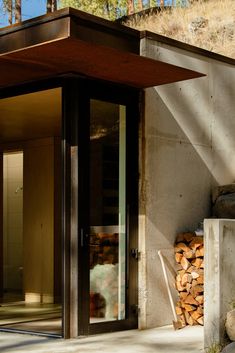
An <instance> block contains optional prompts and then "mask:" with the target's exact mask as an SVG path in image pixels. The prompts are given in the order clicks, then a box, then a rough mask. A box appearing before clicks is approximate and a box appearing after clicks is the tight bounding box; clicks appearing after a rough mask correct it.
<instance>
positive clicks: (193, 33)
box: [126, 0, 235, 58]
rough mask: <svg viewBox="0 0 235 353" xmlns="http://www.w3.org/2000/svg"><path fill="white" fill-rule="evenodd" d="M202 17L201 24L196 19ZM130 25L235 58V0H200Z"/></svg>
mask: <svg viewBox="0 0 235 353" xmlns="http://www.w3.org/2000/svg"><path fill="white" fill-rule="evenodd" d="M200 17H201V18H202V20H203V21H202V23H201V27H200V20H199V27H197V26H196V28H195V27H194V26H193V21H195V20H196V21H197V19H199V18H200ZM126 25H127V26H130V27H134V28H136V29H140V30H149V31H152V32H155V33H158V34H161V35H164V36H167V37H170V38H174V39H176V40H179V41H182V42H185V43H188V44H192V45H195V46H197V47H200V48H204V49H207V50H210V51H213V52H216V53H219V54H222V55H225V56H228V57H232V58H235V38H234V36H235V0H198V1H193V2H192V4H191V5H190V6H189V7H187V8H179V7H176V8H172V9H167V10H164V11H162V12H160V13H158V14H152V15H149V16H147V17H145V18H141V19H139V20H137V21H129V22H128V23H126Z"/></svg>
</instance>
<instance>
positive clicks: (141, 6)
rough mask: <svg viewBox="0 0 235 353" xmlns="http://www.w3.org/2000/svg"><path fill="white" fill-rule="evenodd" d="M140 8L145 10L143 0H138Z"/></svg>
mask: <svg viewBox="0 0 235 353" xmlns="http://www.w3.org/2000/svg"><path fill="white" fill-rule="evenodd" d="M138 10H139V11H142V10H143V0H138Z"/></svg>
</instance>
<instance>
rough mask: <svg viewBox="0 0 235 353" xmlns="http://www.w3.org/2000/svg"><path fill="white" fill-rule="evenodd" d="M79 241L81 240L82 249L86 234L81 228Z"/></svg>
mask: <svg viewBox="0 0 235 353" xmlns="http://www.w3.org/2000/svg"><path fill="white" fill-rule="evenodd" d="M80 239H81V247H82V248H83V247H84V246H85V241H86V239H88V234H87V233H85V232H84V229H83V228H81V231H80Z"/></svg>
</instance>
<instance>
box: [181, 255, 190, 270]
mask: <svg viewBox="0 0 235 353" xmlns="http://www.w3.org/2000/svg"><path fill="white" fill-rule="evenodd" d="M180 264H181V266H182V268H183V269H184V270H187V269H188V268H189V267H190V262H189V261H188V260H187V259H186V257H184V256H182V259H181V261H180Z"/></svg>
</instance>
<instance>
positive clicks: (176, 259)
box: [175, 252, 183, 264]
mask: <svg viewBox="0 0 235 353" xmlns="http://www.w3.org/2000/svg"><path fill="white" fill-rule="evenodd" d="M182 256H183V254H181V253H179V252H177V253H176V254H175V261H176V262H177V263H178V264H179V263H180V261H181V259H182Z"/></svg>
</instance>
